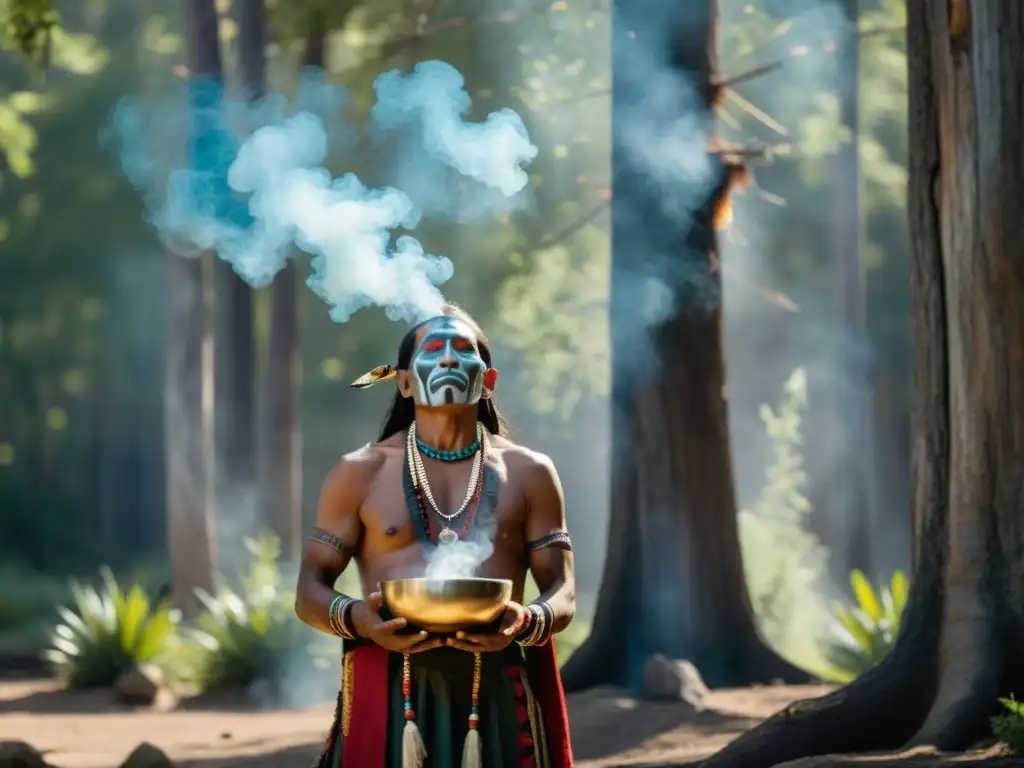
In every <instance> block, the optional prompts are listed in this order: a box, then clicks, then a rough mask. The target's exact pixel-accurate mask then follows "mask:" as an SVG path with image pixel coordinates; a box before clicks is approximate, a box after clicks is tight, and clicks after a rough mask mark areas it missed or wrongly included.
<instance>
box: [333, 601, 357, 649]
mask: <svg viewBox="0 0 1024 768" xmlns="http://www.w3.org/2000/svg"><path fill="white" fill-rule="evenodd" d="M356 602H357V601H356V599H355V598H352V597H346V596H345V595H337V596H336V597H335V598H334V599H333V600H331V605H330V607H328V609H327V623H328V624H329V625H330V627H331V632H333V633H334V634H335V635H337V636H338V637H340V638H341V639H342V640H354V639H355V636H356V633H355V630H354V628H353V627H352V625H351V620H350V616H351V612H352V606H353V605H355V603H356Z"/></svg>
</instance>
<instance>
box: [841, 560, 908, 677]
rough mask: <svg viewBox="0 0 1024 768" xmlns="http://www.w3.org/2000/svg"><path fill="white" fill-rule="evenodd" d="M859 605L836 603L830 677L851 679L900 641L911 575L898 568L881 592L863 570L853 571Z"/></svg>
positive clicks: (875, 662)
mask: <svg viewBox="0 0 1024 768" xmlns="http://www.w3.org/2000/svg"><path fill="white" fill-rule="evenodd" d="M850 588H851V589H852V591H853V596H854V600H855V605H853V606H846V605H843V604H842V603H835V604H834V607H833V609H832V616H833V619H834V635H835V637H834V639H833V640H831V641H830V642H829V643H828V644H827V645H826V648H825V655H826V658H827V660H828V664H829V668H828V670H827V671H828V677H829V678H831V679H832V680H834V681H836V682H849V681H850V680H853V679H854V678H855V677H858V676H859V675H862V674H863V673H864V672H867V671H868V670H869V669H871V668H872V667H874V666H876V665H877V664H878V663H879V662H881V661H882V659H884V658H885V657H886V656H887V655H888V654H889V651H891V650H892V648H893V646H894V645H895V644H896V638H897V636H898V635H899V631H900V620H901V618H902V616H903V608H904V606H905V605H906V602H907V591H908V587H907V577H906V575H905V574H904V573H903V571H900V570H897V571H895V572H894V573H893V574H892V576H891V577H890V579H889V584H888V585H887V586H883V587H881V589H879V590H878V591H877V592H876V590H875V588H874V587H872V585H871V582H869V581H868V579H867V577H866V576H865V575H864V574H863V573H862V572H860V571H858V570H854V571H852V572H851V573H850Z"/></svg>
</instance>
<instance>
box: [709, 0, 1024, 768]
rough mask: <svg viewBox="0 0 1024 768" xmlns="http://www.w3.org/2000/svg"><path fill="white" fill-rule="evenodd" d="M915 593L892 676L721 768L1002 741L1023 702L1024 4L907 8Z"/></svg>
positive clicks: (734, 750) (730, 754)
mask: <svg viewBox="0 0 1024 768" xmlns="http://www.w3.org/2000/svg"><path fill="white" fill-rule="evenodd" d="M907 10H908V25H907V34H908V60H909V64H910V78H909V80H910V122H909V125H910V130H911V137H910V167H909V172H910V197H909V212H910V230H911V244H912V253H911V265H912V266H911V287H912V291H913V294H912V295H913V307H914V334H915V343H914V350H915V359H914V365H915V392H914V399H915V402H914V410H913V415H912V418H913V434H914V440H913V464H912V475H913V507H914V515H913V519H914V521H915V531H914V549H915V551H914V562H915V573H914V581H913V588H912V590H911V594H910V599H909V601H908V605H907V610H906V614H905V618H904V623H903V627H904V628H903V631H902V632H901V634H900V638H899V641H898V643H897V645H896V647H895V648H894V649H893V651H892V653H891V654H890V655H889V657H888V658H887V659H886V660H885V661H883V662H882V663H881V664H880V665H879V666H878V667H876V668H875V669H873V670H871V671H870V672H868V673H867V674H865V675H863V676H862V677H860V678H859V679H858V680H856V681H854V682H853V683H851V684H850V685H848V686H846V687H845V688H842V689H840V690H839V691H837V692H835V693H833V694H831V695H829V696H826V697H824V698H821V699H817V700H813V701H807V702H798V703H797V704H794V705H793V706H791V707H789V708H787V709H786V710H784V711H783V712H781V713H780V714H778V715H776V716H774V717H773V718H771V719H770V720H768V721H766V722H765V723H763V724H761V725H759V726H758V727H756V728H754V729H753V730H751V731H749V732H747V733H746V734H744V735H743V736H742V737H740V738H739V739H737V740H736V741H734V742H733V743H732V744H730V745H729V746H728V747H726V748H725V749H724V750H722V751H721V752H720V753H719V754H718V755H716V756H714V757H712V758H711V759H710V760H708V761H707V762H706V763H705V766H706V768H717V767H718V766H728V767H729V768H744V767H745V766H757V767H758V768H761V766H765V765H774V764H776V763H779V762H782V761H784V760H792V759H796V758H799V757H804V756H808V755H817V754H824V753H830V752H857V751H864V750H875V749H895V748H899V747H901V746H904V745H907V746H919V745H922V744H926V745H933V746H935V747H937V748H939V749H943V750H955V749H963V748H965V747H967V746H969V745H971V744H972V743H974V742H975V741H977V740H978V739H980V738H983V737H984V736H986V735H987V731H988V727H989V723H988V718H989V716H990V715H992V714H993V712H994V711H995V709H996V697H997V696H1000V695H1008V694H1011V693H1016V694H1017V695H1018V696H1019V695H1020V694H1021V692H1022V691H1024V656H1022V654H1021V652H1020V649H1021V648H1024V516H1022V515H1021V514H1020V505H1021V501H1022V498H1024V485H1022V480H1021V474H1020V466H1019V465H1020V456H1021V451H1022V446H1024V412H1022V411H1021V408H1020V404H1021V403H1022V402H1024V356H1022V355H1021V350H1022V349H1024V242H1022V241H1021V239H1020V237H1019V233H1018V231H1017V230H1018V229H1019V225H1020V222H1021V221H1022V220H1024V174H1022V173H1021V169H1022V168H1024V137H1022V134H1021V130H1020V126H1021V125H1022V124H1024V91H1022V90H1021V87H1020V83H1021V82H1022V81H1024V72H1022V71H1021V70H1022V69H1024V61H1022V59H1021V57H1020V51H1021V50H1022V49H1024V5H1022V4H1021V3H1020V2H1019V0H974V1H973V2H971V1H970V0H953V1H952V2H950V3H908V4H907Z"/></svg>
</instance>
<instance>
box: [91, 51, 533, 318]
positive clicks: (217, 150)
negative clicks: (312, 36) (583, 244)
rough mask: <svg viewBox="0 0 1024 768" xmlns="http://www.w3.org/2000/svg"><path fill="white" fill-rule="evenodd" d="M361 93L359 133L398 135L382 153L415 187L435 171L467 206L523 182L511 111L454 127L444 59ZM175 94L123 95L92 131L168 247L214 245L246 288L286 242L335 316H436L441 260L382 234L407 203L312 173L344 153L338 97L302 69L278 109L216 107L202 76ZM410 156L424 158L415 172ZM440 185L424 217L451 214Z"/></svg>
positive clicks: (449, 71) (462, 102)
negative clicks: (292, 93) (109, 147)
mask: <svg viewBox="0 0 1024 768" xmlns="http://www.w3.org/2000/svg"><path fill="white" fill-rule="evenodd" d="M374 87H375V90H376V92H377V94H378V102H377V105H376V106H375V107H374V108H373V112H372V116H371V123H372V125H371V126H368V130H367V132H366V133H367V135H368V136H369V138H370V141H372V142H379V141H381V140H383V139H385V138H386V137H387V136H389V135H390V134H391V133H393V132H394V131H399V129H401V130H400V133H401V136H400V139H401V140H400V142H399V145H400V146H399V147H398V151H397V152H393V153H390V157H391V162H393V163H395V164H396V167H398V168H400V169H401V171H402V172H401V174H400V178H399V181H404V182H407V183H408V184H409V185H410V186H411V188H413V189H414V190H417V191H420V190H421V188H422V187H423V186H428V185H429V183H430V179H429V178H428V177H430V176H432V175H436V174H437V173H438V172H439V169H446V170H448V171H449V172H455V173H457V174H458V175H460V176H461V177H462V180H461V181H462V186H461V187H460V188H459V189H460V191H464V190H469V191H470V192H472V187H473V186H475V187H477V188H481V189H483V190H485V191H487V192H488V193H489V194H486V195H483V196H480V195H477V196H476V199H477V200H478V201H479V200H485V201H486V200H494V199H495V198H494V195H497V196H498V197H499V198H500V199H501V200H502V201H505V200H507V199H509V198H512V197H514V196H516V195H518V194H519V193H520V192H522V191H523V190H524V188H525V187H526V183H527V177H526V173H525V171H524V170H523V168H522V166H523V165H525V164H527V163H529V162H530V160H532V159H533V158H534V157H535V156H536V154H537V148H536V147H535V146H534V145H533V144H532V143H531V142H530V139H529V137H528V135H527V133H526V129H525V127H524V126H523V123H522V120H520V119H519V116H518V115H516V113H515V112H512V111H511V110H501V111H499V112H495V113H493V114H491V115H490V116H488V118H487V119H486V120H485V121H484V122H482V123H469V122H467V121H466V114H467V112H468V110H469V107H470V97H469V95H468V93H466V91H465V89H464V87H463V79H462V76H461V75H460V74H459V73H458V71H457V70H455V69H454V68H453V67H451V66H450V65H449V64H446V63H444V62H441V61H429V62H423V63H421V64H420V65H418V66H417V67H416V69H415V70H414V71H413V72H412V73H410V74H402V73H400V72H398V71H392V72H386V73H384V74H382V75H381V76H380V77H379V78H378V79H377V81H376V83H375V86H374ZM187 98H188V103H187V104H186V103H185V101H184V100H183V98H182V97H181V95H179V97H178V98H176V99H173V100H170V101H169V102H165V103H152V102H146V101H141V100H136V99H125V100H123V101H122V102H121V103H120V104H119V105H118V107H117V109H116V111H115V113H114V115H113V119H112V121H111V123H110V126H109V129H108V131H107V133H106V138H107V139H108V140H110V139H113V140H114V143H115V144H116V145H117V148H118V151H119V154H120V158H121V164H122V167H123V169H124V172H125V174H126V175H127V176H128V178H129V179H130V180H131V181H132V183H133V184H134V185H135V186H136V187H137V188H138V189H139V190H140V191H141V192H142V193H143V194H144V197H145V201H146V205H147V208H148V211H149V214H150V218H151V221H152V222H153V224H154V225H155V226H156V227H157V229H158V231H159V232H160V235H161V237H162V238H163V240H164V242H165V243H166V244H167V245H168V247H170V248H171V249H172V250H174V251H175V252H178V253H180V254H182V255H184V256H194V255H196V254H198V253H201V252H203V251H214V252H215V253H216V254H217V255H218V257H220V258H221V259H223V260H224V261H226V262H228V263H229V264H231V266H232V268H233V269H234V270H235V272H236V273H237V274H238V275H239V276H240V277H241V278H242V279H243V280H245V281H246V282H247V283H249V284H250V285H252V286H253V287H259V286H264V285H267V284H269V283H270V282H272V281H273V279H274V276H275V275H276V274H277V273H278V272H279V271H280V270H281V269H282V268H283V267H284V265H285V263H286V262H287V260H288V259H289V258H291V256H292V254H293V253H294V251H295V249H299V250H301V251H304V252H305V253H308V254H309V255H310V256H311V257H312V260H311V268H312V274H311V275H310V276H309V279H308V281H307V284H308V286H309V287H310V289H311V290H313V291H314V292H315V293H316V294H317V295H318V296H320V297H321V298H322V299H323V300H324V301H325V302H326V303H327V304H328V306H329V307H330V314H331V317H332V319H334V320H335V321H336V322H345V321H346V320H348V319H349V318H350V317H351V316H352V314H353V313H355V312H357V311H358V310H360V309H363V308H365V307H380V308H382V309H384V310H385V311H386V313H387V315H388V316H389V317H390V318H391V319H393V320H406V321H410V322H415V321H418V320H421V319H424V318H426V317H429V316H431V315H434V314H437V312H438V310H439V309H440V308H441V306H442V304H443V303H444V298H443V296H442V294H441V291H440V287H439V286H441V285H443V284H444V283H445V282H446V281H447V280H449V279H450V278H451V276H452V273H453V270H454V267H453V265H452V262H451V261H450V260H449V259H448V258H447V257H445V256H439V255H433V254H429V253H427V252H426V251H425V250H424V248H423V246H422V245H421V244H420V242H419V241H418V240H417V239H416V238H415V237H413V236H411V235H408V234H405V235H398V236H397V237H396V234H398V233H399V231H402V230H404V231H409V230H413V229H415V228H416V226H417V225H418V224H419V222H420V219H421V217H422V216H423V215H424V209H423V206H422V205H420V204H417V203H416V202H414V200H413V199H412V198H410V196H409V195H408V194H406V192H405V191H403V189H401V188H399V187H383V188H372V187H370V186H368V185H366V184H364V183H363V182H362V181H361V180H360V179H359V178H357V177H356V176H355V175H353V174H351V173H346V174H343V175H342V176H340V177H337V178H336V177H334V175H333V174H332V173H331V172H330V171H329V170H328V169H327V168H326V167H325V166H326V163H327V159H328V155H329V153H330V150H331V149H332V148H340V149H342V150H346V149H347V150H349V151H352V150H353V149H354V148H355V147H356V146H357V145H356V144H355V139H356V137H358V135H359V133H360V131H359V130H358V129H357V128H356V127H355V126H353V125H351V124H350V123H348V122H345V121H344V118H343V109H344V107H345V105H346V104H347V103H348V99H347V97H346V95H345V93H344V91H342V90H341V89H339V88H337V87H335V86H332V85H330V84H329V83H327V82H326V80H324V79H323V78H322V77H320V76H317V75H315V74H312V73H308V74H307V76H305V77H304V78H303V80H302V82H301V84H300V89H299V96H298V98H297V99H296V101H295V105H294V107H293V108H292V109H291V111H289V104H288V103H287V102H286V100H285V99H283V98H282V97H281V96H278V95H274V96H271V97H269V98H267V99H264V100H263V101H261V102H260V103H258V104H256V105H254V106H250V105H248V104H245V103H243V102H231V101H229V100H225V99H224V98H223V93H222V91H221V88H220V86H219V84H218V83H217V82H216V81H213V80H199V81H196V82H193V83H191V84H190V85H189V87H188V89H187ZM296 108H297V109H296ZM412 129H415V130H412ZM246 131H248V132H249V135H248V138H246V139H245V140H244V141H241V140H240V139H239V138H238V136H239V133H242V132H246ZM185 136H189V137H190V139H189V147H188V153H187V156H186V157H183V158H180V157H179V158H178V159H177V162H175V151H174V149H173V148H175V147H178V146H181V143H182V142H183V140H184V138H183V137H185ZM332 145H333V146H332ZM420 156H425V157H427V158H429V159H430V160H432V161H433V162H432V163H430V164H426V165H423V164H421V163H419V162H418V158H419V157H420ZM182 160H184V162H182ZM421 168H422V170H421ZM445 189H449V188H447V187H434V189H433V193H432V199H433V200H434V201H435V202H434V204H433V205H432V206H431V208H430V210H429V211H428V213H429V214H430V215H433V216H447V217H457V216H458V215H459V207H460V206H459V199H457V198H456V196H455V195H454V194H451V193H448V194H446V193H445V192H444V190H445ZM418 197H422V196H420V195H418ZM475 212H476V213H480V212H481V210H480V208H479V206H478V207H477V208H476V211H475Z"/></svg>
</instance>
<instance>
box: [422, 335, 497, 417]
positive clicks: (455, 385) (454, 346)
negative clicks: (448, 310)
mask: <svg viewBox="0 0 1024 768" xmlns="http://www.w3.org/2000/svg"><path fill="white" fill-rule="evenodd" d="M409 370H410V373H412V379H413V382H414V384H415V394H414V397H415V400H416V403H417V404H418V405H424V406H428V407H437V406H442V405H475V404H476V403H477V402H479V401H480V397H481V395H482V394H483V387H484V371H486V370H487V364H486V363H485V362H484V359H483V358H482V357H481V356H480V350H479V348H478V347H477V343H476V334H475V333H473V329H472V328H470V327H469V326H468V325H466V324H465V323H463V322H462V321H460V320H458V319H456V318H454V317H442V318H439V319H438V320H435V321H434V322H432V323H431V324H430V325H428V326H427V328H426V330H425V332H424V334H423V338H421V339H420V342H419V345H418V346H417V347H416V352H415V353H414V354H413V357H412V362H411V364H410V366H409Z"/></svg>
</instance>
